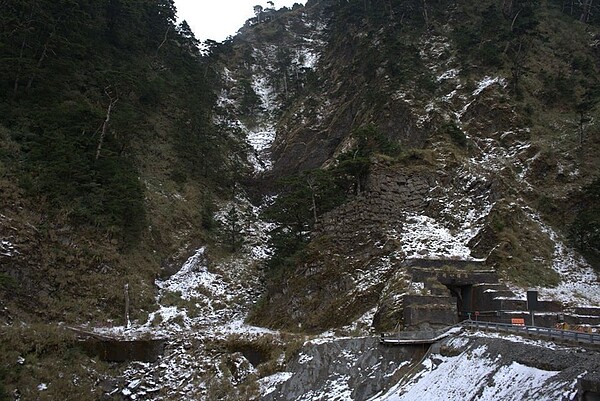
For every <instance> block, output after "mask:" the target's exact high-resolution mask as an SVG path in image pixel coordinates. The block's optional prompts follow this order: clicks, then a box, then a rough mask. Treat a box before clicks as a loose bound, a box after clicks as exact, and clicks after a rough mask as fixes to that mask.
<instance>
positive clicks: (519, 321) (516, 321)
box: [510, 319, 525, 326]
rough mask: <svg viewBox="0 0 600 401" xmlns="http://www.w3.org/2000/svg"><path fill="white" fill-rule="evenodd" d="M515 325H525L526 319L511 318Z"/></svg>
mask: <svg viewBox="0 0 600 401" xmlns="http://www.w3.org/2000/svg"><path fill="white" fill-rule="evenodd" d="M510 323H511V324H512V325H513V326H525V319H510Z"/></svg>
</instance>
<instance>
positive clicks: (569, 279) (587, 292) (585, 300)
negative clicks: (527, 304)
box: [527, 210, 600, 306]
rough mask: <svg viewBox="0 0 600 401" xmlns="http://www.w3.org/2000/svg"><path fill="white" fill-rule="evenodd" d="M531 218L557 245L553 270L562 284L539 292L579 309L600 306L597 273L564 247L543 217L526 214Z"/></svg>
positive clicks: (545, 297) (541, 289)
mask: <svg viewBox="0 0 600 401" xmlns="http://www.w3.org/2000/svg"><path fill="white" fill-rule="evenodd" d="M527 212H528V215H529V217H530V218H531V219H532V220H533V221H535V222H536V223H537V224H538V225H539V226H540V228H541V229H542V231H543V232H544V233H546V235H548V237H549V238H550V239H551V240H552V242H554V255H553V258H552V259H553V263H552V268H553V269H554V270H556V272H558V273H559V274H560V277H561V282H560V284H559V285H558V286H557V287H556V288H540V289H539V291H540V295H541V296H542V297H543V298H544V299H554V300H558V301H562V302H565V303H576V304H577V305H578V306H582V305H592V306H600V290H599V288H600V281H599V280H598V275H597V274H596V272H595V271H594V269H593V268H592V267H591V266H590V265H589V264H588V263H587V261H586V260H585V259H584V258H583V257H582V256H581V255H578V254H577V253H576V252H575V251H574V250H573V249H572V248H569V247H568V246H566V245H565V244H564V242H563V241H562V239H561V238H560V236H559V235H558V233H557V232H556V231H554V230H553V229H552V228H550V227H549V226H548V225H546V224H545V223H544V222H543V221H542V220H541V218H540V216H539V215H538V214H536V213H534V212H533V211H531V210H527Z"/></svg>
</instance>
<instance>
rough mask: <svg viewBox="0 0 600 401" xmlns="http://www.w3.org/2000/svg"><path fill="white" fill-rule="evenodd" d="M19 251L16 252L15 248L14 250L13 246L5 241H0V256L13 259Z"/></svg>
mask: <svg viewBox="0 0 600 401" xmlns="http://www.w3.org/2000/svg"><path fill="white" fill-rule="evenodd" d="M18 254H19V251H17V248H15V246H14V245H13V244H12V243H11V242H10V241H7V240H4V239H3V240H0V256H6V257H9V258H10V257H13V256H15V255H18Z"/></svg>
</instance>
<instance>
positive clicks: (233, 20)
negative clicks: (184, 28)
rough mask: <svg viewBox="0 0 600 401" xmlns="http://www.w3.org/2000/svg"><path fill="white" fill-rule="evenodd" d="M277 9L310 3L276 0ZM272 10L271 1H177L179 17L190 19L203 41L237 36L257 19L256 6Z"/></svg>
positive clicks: (221, 39) (294, 0) (193, 28)
mask: <svg viewBox="0 0 600 401" xmlns="http://www.w3.org/2000/svg"><path fill="white" fill-rule="evenodd" d="M273 3H275V8H276V9H279V8H281V7H290V8H291V7H292V6H293V5H294V3H300V4H306V0H273ZM255 5H261V6H263V7H268V5H267V0H264V1H263V0H175V6H176V7H177V17H178V19H179V20H180V21H181V20H186V21H187V23H188V24H189V25H190V27H191V28H192V31H194V35H196V38H197V39H199V40H200V41H204V40H206V39H213V40H216V41H219V42H222V41H223V40H225V39H226V38H227V37H228V36H230V35H231V36H233V35H234V34H235V33H236V32H237V31H238V30H239V29H240V28H241V27H242V26H243V25H244V22H245V21H246V20H247V19H248V18H251V17H253V16H254V6H255Z"/></svg>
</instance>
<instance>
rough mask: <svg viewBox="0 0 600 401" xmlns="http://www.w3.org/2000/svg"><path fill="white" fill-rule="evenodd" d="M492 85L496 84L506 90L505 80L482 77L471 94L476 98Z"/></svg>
mask: <svg viewBox="0 0 600 401" xmlns="http://www.w3.org/2000/svg"><path fill="white" fill-rule="evenodd" d="M494 84H498V85H500V86H501V87H503V88H506V85H507V83H506V79H504V78H502V77H493V78H492V77H489V76H485V77H483V79H482V80H481V81H479V82H477V89H475V90H474V91H473V93H472V95H473V96H478V95H479V94H480V93H481V92H483V91H484V90H486V89H487V88H489V87H490V86H492V85H494Z"/></svg>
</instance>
